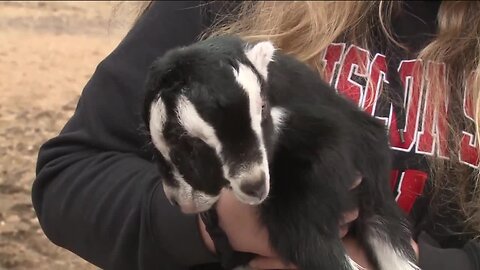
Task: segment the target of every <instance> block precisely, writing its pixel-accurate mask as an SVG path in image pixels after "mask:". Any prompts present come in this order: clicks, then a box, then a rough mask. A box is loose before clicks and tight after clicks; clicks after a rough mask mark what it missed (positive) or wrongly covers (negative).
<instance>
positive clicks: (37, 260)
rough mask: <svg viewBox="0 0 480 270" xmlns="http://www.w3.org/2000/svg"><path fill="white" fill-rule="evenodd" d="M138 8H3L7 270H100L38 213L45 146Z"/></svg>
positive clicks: (0, 226) (3, 240)
mask: <svg viewBox="0 0 480 270" xmlns="http://www.w3.org/2000/svg"><path fill="white" fill-rule="evenodd" d="M139 6H140V3H138V2H123V3H121V2H89V1H78V2H75V1H72V2H70V1H65V2H63V1H62V2H50V1H45V2H42V1H28V2H15V1H11V2H0V270H4V269H22V270H23V269H38V270H44V269H45V270H46V269H49V270H54V269H62V270H64V269H97V268H96V267H94V266H92V265H90V264H88V263H87V262H85V261H84V260H82V259H81V258H79V257H77V256H75V255H73V254H72V253H70V252H68V251H66V250H64V249H61V248H59V247H56V246H55V245H53V244H52V243H51V242H50V241H49V240H48V239H47V238H46V237H45V235H44V234H43V232H42V230H41V229H40V226H39V225H38V221H37V219H36V217H35V214H34V212H33V208H32V205H31V197H30V189H31V185H32V182H33V179H34V177H35V164H36V158H37V152H38V149H39V146H40V145H41V144H42V143H43V142H45V141H46V140H48V139H49V138H51V137H53V136H55V135H56V134H57V133H58V132H59V131H60V129H61V128H62V127H63V125H64V124H65V122H66V121H67V119H68V118H69V117H70V116H71V115H72V114H73V111H74V109H75V106H76V103H77V100H78V97H79V95H80V93H81V91H82V89H83V87H84V85H85V84H86V82H87V81H88V79H89V78H90V76H91V75H92V73H93V71H94V70H95V68H96V66H97V64H98V63H99V62H100V61H101V60H102V59H103V58H105V57H106V56H107V55H108V54H109V53H110V52H111V51H112V49H113V48H115V46H116V45H117V44H118V42H120V40H121V39H122V37H123V36H124V35H125V34H126V32H127V31H128V29H129V27H130V26H131V24H132V22H133V19H134V18H135V17H136V15H137V12H138V7H139Z"/></svg>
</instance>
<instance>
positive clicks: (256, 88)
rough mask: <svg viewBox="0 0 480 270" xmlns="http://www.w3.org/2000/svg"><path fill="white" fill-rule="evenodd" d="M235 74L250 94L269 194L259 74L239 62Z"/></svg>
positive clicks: (250, 105) (252, 115) (253, 128)
mask: <svg viewBox="0 0 480 270" xmlns="http://www.w3.org/2000/svg"><path fill="white" fill-rule="evenodd" d="M233 71H234V72H233V73H234V76H235V80H236V81H237V83H238V84H239V85H240V86H241V87H242V89H243V90H244V91H245V93H246V94H247V96H248V100H249V107H250V120H251V126H252V130H253V131H254V132H255V135H256V136H257V139H258V142H259V147H260V153H261V154H262V164H261V166H262V168H263V171H264V172H265V180H266V183H265V184H266V187H267V194H268V191H269V188H270V174H269V170H268V161H267V152H266V150H265V143H264V142H263V132H262V107H261V106H262V97H261V95H260V94H261V87H260V82H259V81H258V78H257V75H256V74H255V73H254V72H253V71H252V70H251V69H250V68H249V67H247V66H246V65H244V64H242V63H238V72H237V71H236V70H235V69H234V70H233ZM238 184H240V183H238Z"/></svg>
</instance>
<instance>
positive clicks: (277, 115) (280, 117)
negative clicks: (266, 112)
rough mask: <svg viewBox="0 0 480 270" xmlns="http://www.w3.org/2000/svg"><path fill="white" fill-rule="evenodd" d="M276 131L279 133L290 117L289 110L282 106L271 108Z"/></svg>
mask: <svg viewBox="0 0 480 270" xmlns="http://www.w3.org/2000/svg"><path fill="white" fill-rule="evenodd" d="M270 114H271V116H272V121H273V127H274V129H275V133H279V132H280V130H281V129H282V127H283V124H285V121H286V119H287V117H288V113H287V110H286V109H284V108H281V107H273V108H272V109H271V110H270Z"/></svg>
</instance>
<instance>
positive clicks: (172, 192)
mask: <svg viewBox="0 0 480 270" xmlns="http://www.w3.org/2000/svg"><path fill="white" fill-rule="evenodd" d="M166 121H167V113H166V110H165V104H164V103H163V101H162V100H161V99H158V100H157V101H156V102H155V103H153V104H152V106H151V107H150V134H151V137H152V142H153V144H154V145H155V147H156V148H157V149H158V151H160V154H162V156H163V157H164V158H165V160H167V162H169V163H170V165H171V168H172V174H173V178H174V179H175V181H176V182H177V184H178V187H171V186H169V185H166V184H163V191H164V192H165V194H166V195H167V198H171V199H175V200H177V202H178V203H179V204H180V207H181V209H182V211H183V212H184V213H198V212H202V211H205V210H207V209H209V208H210V207H211V206H212V205H213V204H214V203H215V202H216V201H217V200H218V198H219V196H211V195H207V194H205V193H204V192H201V191H195V190H192V187H191V186H190V185H189V184H188V183H187V182H186V181H185V179H184V178H183V176H182V175H181V174H180V173H179V172H178V170H177V168H176V167H175V166H174V164H172V162H171V159H170V149H169V147H168V146H167V143H166V141H165V138H164V136H163V128H164V126H165V122H166Z"/></svg>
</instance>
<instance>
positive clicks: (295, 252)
mask: <svg viewBox="0 0 480 270" xmlns="http://www.w3.org/2000/svg"><path fill="white" fill-rule="evenodd" d="M144 120H145V123H146V125H147V127H148V131H149V134H150V137H151V140H152V142H153V145H154V146H155V148H156V153H157V154H156V155H157V158H156V161H157V162H158V165H159V166H160V172H161V175H162V180H163V187H164V191H165V194H166V196H167V197H168V199H169V200H170V201H171V202H172V203H175V204H178V205H179V206H180V208H181V209H182V211H183V212H185V213H199V212H202V211H205V210H208V209H210V208H211V207H212V206H213V205H214V203H215V202H216V201H217V200H218V198H219V194H220V191H221V189H222V188H225V187H228V188H231V189H232V190H233V192H234V194H235V195H236V196H237V197H238V199H239V200H240V201H242V202H244V203H248V204H252V205H259V211H260V217H261V220H262V222H263V223H264V224H265V225H266V227H267V229H268V232H269V235H270V242H271V243H270V244H271V246H272V247H273V248H274V249H275V250H276V252H277V253H278V254H279V255H280V256H281V257H282V258H283V259H285V260H286V261H288V262H291V263H293V264H295V265H297V266H298V267H299V268H300V269H303V270H314V269H315V270H317V269H320V270H337V269H342V270H351V269H355V266H354V263H353V262H352V261H351V260H350V259H349V257H348V256H347V255H346V253H345V250H344V248H343V246H342V242H341V239H340V238H339V236H338V235H339V226H338V222H339V220H340V219H341V217H342V213H344V212H345V211H347V210H349V209H352V207H353V206H357V207H358V208H359V212H360V216H359V218H358V219H357V221H356V222H355V223H354V225H353V229H352V230H353V231H354V232H355V233H356V235H357V237H358V239H359V241H360V243H361V244H362V245H363V246H364V248H365V249H366V252H367V254H368V256H369V258H370V260H371V261H372V262H373V263H374V265H376V266H377V267H378V269H381V270H412V269H417V267H416V266H415V264H414V261H415V253H414V251H413V249H412V247H411V244H410V239H411V234H410V232H409V229H408V226H407V220H406V218H405V217H404V215H403V213H402V212H401V211H400V210H399V208H398V207H397V205H396V203H395V201H394V199H393V195H392V192H391V190H390V187H389V181H388V179H389V170H390V162H391V161H390V152H389V148H388V140H387V136H386V132H385V129H384V127H383V126H382V125H381V124H380V123H378V122H377V121H376V120H375V119H374V118H372V117H370V116H368V115H367V114H365V113H364V112H362V111H361V110H360V109H358V108H357V107H356V106H355V105H353V104H352V103H350V102H349V101H347V100H346V99H344V98H343V97H340V96H339V95H337V94H336V93H335V91H334V90H333V89H332V88H330V87H329V86H328V85H327V84H325V83H324V82H323V81H322V80H321V78H320V77H319V75H318V74H316V73H315V72H313V71H312V70H311V69H310V68H308V67H307V66H306V65H304V64H302V63H300V62H299V61H297V60H295V59H294V58H292V57H289V56H286V55H284V54H281V53H279V52H278V51H275V50H274V47H273V45H272V44H271V43H270V42H260V43H256V44H247V43H245V42H243V41H242V40H240V39H238V38H235V37H219V38H212V39H208V40H206V41H202V42H198V43H196V44H193V45H190V46H187V47H182V48H177V49H173V50H171V51H169V52H167V53H166V54H165V55H164V56H163V57H161V58H159V59H158V60H156V61H155V62H154V64H153V65H152V67H151V70H150V72H149V78H148V81H147V96H146V100H145V108H144ZM357 173H360V174H361V175H362V176H363V181H362V183H361V184H360V186H359V187H357V188H356V190H355V191H356V192H354V193H352V192H350V191H349V188H350V186H351V185H352V182H353V181H354V179H356V176H357V175H356V174H357Z"/></svg>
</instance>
